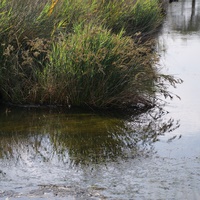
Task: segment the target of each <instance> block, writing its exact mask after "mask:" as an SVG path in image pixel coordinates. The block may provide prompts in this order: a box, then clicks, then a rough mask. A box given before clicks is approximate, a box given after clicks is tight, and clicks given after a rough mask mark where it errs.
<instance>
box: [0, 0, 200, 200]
mask: <svg viewBox="0 0 200 200" xmlns="http://www.w3.org/2000/svg"><path fill="white" fill-rule="evenodd" d="M194 3H195V4H194ZM194 3H193V4H192V0H187V1H186V0H182V1H180V0H179V2H174V3H172V4H170V5H169V8H168V13H169V14H168V17H167V19H166V22H165V24H164V26H163V30H162V32H161V34H160V35H159V36H158V51H159V52H160V54H161V59H160V65H161V66H162V70H163V72H164V73H168V74H173V75H175V76H177V77H179V78H181V79H183V81H184V82H183V84H180V85H178V87H177V88H175V89H174V88H170V91H171V92H173V93H175V94H177V95H179V96H180V97H181V100H179V99H178V98H174V99H173V100H172V101H169V100H167V102H169V103H168V104H167V105H166V106H165V107H164V110H163V109H159V108H155V109H152V110H150V111H149V112H147V113H144V114H142V115H131V116H130V115H126V116H124V115H123V116H122V115H121V113H109V112H107V113H96V112H88V111H80V110H79V111H71V110H68V109H66V110H62V109H61V110H60V111H59V110H55V109H45V108H44V109H42V110H37V109H30V110H29V109H16V108H12V107H2V108H1V110H0V138H1V140H0V199H6V198H7V199H10V200H11V199H12V200H14V199H21V200H22V199H69V200H71V199H77V200H80V199H83V200H85V199H95V200H96V199H113V200H121V199H139V200H140V199H142V200H143V199H144V200H146V199H149V200H157V199H170V200H172V199H175V200H176V199H189V200H191V199H200V145H199V143H200V123H199V121H200V105H199V101H198V99H199V97H200V85H199V84H198V81H199V76H200V69H199V63H200V61H199V58H198V57H199V56H200V55H199V52H200V45H199V44H200V20H199V16H200V1H199V0H198V1H197V0H196V1H195V2H194ZM192 5H193V6H192ZM168 112H169V113H168Z"/></svg>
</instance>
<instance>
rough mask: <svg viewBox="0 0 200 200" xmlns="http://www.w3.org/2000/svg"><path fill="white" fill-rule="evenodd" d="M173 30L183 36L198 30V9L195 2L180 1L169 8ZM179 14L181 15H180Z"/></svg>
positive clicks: (199, 21)
mask: <svg viewBox="0 0 200 200" xmlns="http://www.w3.org/2000/svg"><path fill="white" fill-rule="evenodd" d="M169 12H171V13H172V12H173V15H171V16H170V15H169V17H170V18H171V19H169V22H170V23H171V24H172V26H173V29H174V30H177V31H180V32H182V33H184V34H187V33H189V32H195V31H199V30H200V7H199V3H197V2H196V0H189V1H188V0H182V1H180V2H177V3H176V4H171V5H170V6H169ZM180 13H181V14H180Z"/></svg>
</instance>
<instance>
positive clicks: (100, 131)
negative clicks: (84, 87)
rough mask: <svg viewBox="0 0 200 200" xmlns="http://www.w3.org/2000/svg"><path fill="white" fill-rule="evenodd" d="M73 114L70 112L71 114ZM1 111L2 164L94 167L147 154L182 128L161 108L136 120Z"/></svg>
mask: <svg viewBox="0 0 200 200" xmlns="http://www.w3.org/2000/svg"><path fill="white" fill-rule="evenodd" d="M67 112H69V111H67ZM67 112H57V111H52V110H46V111H44V110H43V111H36V110H35V111H33V110H32V111H28V110H19V109H11V112H5V108H4V109H2V111H1V116H0V138H1V139H0V159H1V161H2V162H5V163H6V162H8V163H15V165H16V166H17V165H18V164H20V165H22V164H26V165H29V163H30V162H38V163H41V162H53V163H57V164H59V163H62V164H69V165H73V166H74V165H79V164H94V163H104V162H108V161H113V160H116V159H119V158H120V159H121V158H123V159H124V158H127V157H131V158H134V157H136V156H139V155H146V154H147V152H151V151H152V147H151V144H152V143H153V142H155V141H157V140H158V136H159V135H162V134H164V133H165V132H169V131H172V130H173V129H175V128H177V127H178V126H179V124H178V123H177V122H174V120H172V119H169V120H167V119H166V117H165V115H166V112H164V111H163V110H162V109H161V108H156V109H152V110H150V111H148V112H147V113H144V114H141V115H138V116H129V117H127V116H126V118H125V117H121V118H119V117H116V115H114V114H110V113H104V114H99V113H89V112H71V113H67Z"/></svg>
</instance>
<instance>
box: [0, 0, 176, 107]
mask: <svg viewBox="0 0 200 200" xmlns="http://www.w3.org/2000/svg"><path fill="white" fill-rule="evenodd" d="M162 19H163V16H162V9H161V6H160V3H159V1H157V0H155V1H150V0H123V1H117V0H109V1H104V0H100V1H97V0H84V1H82V0H73V1H72V0H51V1H50V0H40V1H39V0H36V1H31V0H28V1H26V2H25V1H24V0H19V1H18V2H17V3H16V1H14V0H3V2H2V3H1V4H0V24H2V25H3V26H1V27H3V28H0V53H1V55H0V61H1V64H0V94H1V95H2V96H3V99H4V101H9V102H13V103H18V104H25V103H26V104H36V103H37V104H62V105H68V106H69V105H72V106H86V105H87V106H90V107H98V108H107V107H123V106H127V105H130V104H137V103H138V102H143V103H147V102H148V104H151V103H152V102H153V99H154V98H155V91H156V90H157V89H156V87H157V86H158V85H159V84H158V80H159V78H158V77H159V76H160V75H159V74H158V72H157V70H156V69H155V67H154V64H155V62H156V60H157V58H156V57H157V56H156V55H155V52H154V51H153V50H152V46H153V42H152V41H151V40H145V41H146V42H144V40H142V38H143V36H147V35H149V34H152V33H153V32H154V31H155V30H156V28H157V27H158V26H159V25H160V23H161V21H162ZM141 41H143V42H141ZM170 80H172V79H170ZM172 82H173V81H172ZM157 88H158V87H157ZM161 91H162V89H161V88H160V85H159V92H160V93H162V92H161ZM164 91H166V89H165V90H164Z"/></svg>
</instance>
